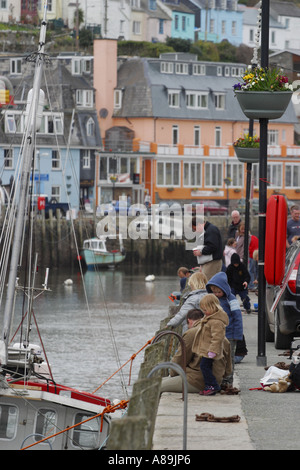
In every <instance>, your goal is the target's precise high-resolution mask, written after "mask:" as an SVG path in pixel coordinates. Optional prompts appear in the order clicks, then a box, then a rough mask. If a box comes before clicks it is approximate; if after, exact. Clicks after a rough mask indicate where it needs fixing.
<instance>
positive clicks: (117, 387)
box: [14, 266, 179, 400]
mask: <svg viewBox="0 0 300 470" xmlns="http://www.w3.org/2000/svg"><path fill="white" fill-rule="evenodd" d="M149 274H154V275H155V280H154V281H153V282H146V281H145V277H146V276H147V275H149ZM83 278H84V283H83V282H82V276H81V274H80V272H79V271H78V272H72V273H71V272H70V270H61V269H59V270H56V269H53V270H50V273H49V281H48V287H49V288H50V289H51V291H50V292H45V293H44V294H43V295H41V296H39V297H38V298H37V299H36V300H35V303H34V316H35V318H36V321H37V324H38V328H39V331H40V335H41V337H42V341H43V344H44V348H45V351H46V354H47V358H48V361H49V363H50V364H51V369H52V373H53V378H54V380H55V381H56V382H58V383H62V384H64V385H68V386H72V387H76V388H78V389H80V390H85V391H90V392H91V391H95V390H96V389H98V387H99V386H100V385H101V384H103V382H104V381H106V379H108V378H109V377H110V376H111V375H112V374H113V373H114V372H115V371H116V370H118V369H119V367H120V366H122V365H123V364H124V363H125V362H127V361H128V360H129V359H130V358H131V357H132V355H133V354H135V353H137V352H138V351H139V350H140V348H142V347H143V346H144V344H146V343H147V341H148V340H150V339H151V338H152V337H153V336H154V335H155V332H156V331H157V330H158V328H159V324H160V321H161V320H162V319H164V318H165V317H166V316H167V314H168V309H169V306H170V305H172V302H171V301H170V299H169V298H168V295H169V294H170V293H171V292H172V291H174V290H178V287H179V279H178V278H177V276H176V268H174V269H169V272H156V271H155V269H153V268H152V269H151V268H150V267H149V268H144V269H141V270H140V271H137V269H135V270H134V271H132V270H131V269H130V268H126V267H123V266H122V267H121V266H119V267H118V268H117V269H115V270H109V269H107V270H101V271H99V272H92V271H87V272H85V273H84V275H83ZM67 279H71V280H72V281H73V284H72V285H65V283H64V281H66V280H67ZM43 281H44V273H43V272H42V270H41V272H40V273H39V279H37V281H36V286H37V287H40V286H41V285H42V283H43ZM86 299H87V301H86ZM87 302H88V304H87ZM21 303H22V300H21V298H20V299H19V300H18V304H19V307H21ZM19 310H20V308H17V309H16V311H17V312H18V311H19ZM19 322H20V316H18V315H16V318H15V319H14V326H15V327H16V326H17V325H18V324H19ZM19 333H20V330H19V332H18V333H17V335H16V338H15V341H18V338H19V336H18V335H19ZM30 342H31V343H34V344H40V340H39V337H38V334H37V332H36V328H35V325H34V320H33V321H32V331H31V335H30ZM143 357H144V350H143V351H142V352H141V353H139V354H138V355H137V356H136V358H135V359H134V360H133V363H132V371H131V380H130V385H129V374H130V362H129V363H128V364H127V365H126V366H125V367H124V368H122V372H121V373H120V372H118V373H117V374H116V375H115V376H114V377H113V378H111V379H110V380H109V381H108V382H107V383H106V384H104V385H102V386H101V388H100V389H99V390H98V391H97V394H99V395H100V396H103V397H107V398H110V399H120V400H121V399H128V398H129V397H130V395H131V390H132V385H133V383H134V381H135V380H136V379H137V376H138V372H139V368H140V364H141V362H143Z"/></svg>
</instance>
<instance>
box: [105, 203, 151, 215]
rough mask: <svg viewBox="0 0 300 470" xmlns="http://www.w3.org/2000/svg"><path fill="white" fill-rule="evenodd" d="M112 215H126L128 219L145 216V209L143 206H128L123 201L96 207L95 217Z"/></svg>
mask: <svg viewBox="0 0 300 470" xmlns="http://www.w3.org/2000/svg"><path fill="white" fill-rule="evenodd" d="M112 214H120V215H128V216H129V217H130V216H138V215H141V214H147V209H146V207H145V206H144V205H143V204H132V205H129V204H128V202H127V201H123V200H119V201H113V202H108V203H105V204H100V206H99V207H97V215H99V216H101V215H112Z"/></svg>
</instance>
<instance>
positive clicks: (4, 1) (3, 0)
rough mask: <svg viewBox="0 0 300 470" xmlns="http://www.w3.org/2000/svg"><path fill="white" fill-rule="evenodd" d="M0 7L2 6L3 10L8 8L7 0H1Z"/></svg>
mask: <svg viewBox="0 0 300 470" xmlns="http://www.w3.org/2000/svg"><path fill="white" fill-rule="evenodd" d="M0 8H1V10H6V9H7V1H6V0H1V2H0Z"/></svg>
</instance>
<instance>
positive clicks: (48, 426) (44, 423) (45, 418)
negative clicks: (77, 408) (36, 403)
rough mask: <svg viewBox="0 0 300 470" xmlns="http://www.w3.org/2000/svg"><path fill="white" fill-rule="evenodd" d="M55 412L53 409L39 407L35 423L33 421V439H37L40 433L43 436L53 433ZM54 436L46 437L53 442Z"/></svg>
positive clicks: (39, 437)
mask: <svg viewBox="0 0 300 470" xmlns="http://www.w3.org/2000/svg"><path fill="white" fill-rule="evenodd" d="M56 420H57V416H56V412H55V411H54V410H50V409H46V408H44V409H43V408H41V409H40V410H39V412H38V415H37V418H36V423H35V433H36V434H35V435H34V439H35V440H36V441H39V440H40V439H41V435H42V436H44V437H47V436H50V435H51V434H54V432H55V430H56ZM53 439H54V438H51V439H48V441H49V442H53Z"/></svg>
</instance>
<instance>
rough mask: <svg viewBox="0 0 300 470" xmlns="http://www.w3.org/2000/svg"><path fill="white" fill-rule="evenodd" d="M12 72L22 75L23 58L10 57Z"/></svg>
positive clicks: (12, 73)
mask: <svg viewBox="0 0 300 470" xmlns="http://www.w3.org/2000/svg"><path fill="white" fill-rule="evenodd" d="M10 73H11V75H21V73H22V59H10Z"/></svg>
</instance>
